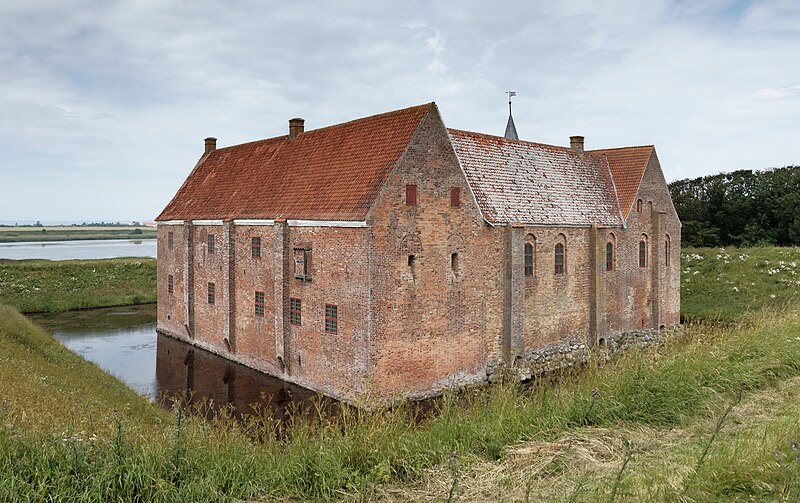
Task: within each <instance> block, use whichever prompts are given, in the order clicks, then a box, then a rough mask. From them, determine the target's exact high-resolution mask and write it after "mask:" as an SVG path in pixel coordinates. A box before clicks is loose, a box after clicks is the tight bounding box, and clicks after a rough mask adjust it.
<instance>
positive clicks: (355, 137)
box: [156, 103, 435, 221]
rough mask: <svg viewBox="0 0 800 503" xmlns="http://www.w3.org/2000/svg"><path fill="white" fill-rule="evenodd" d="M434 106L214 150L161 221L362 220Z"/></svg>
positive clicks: (175, 198) (200, 164) (179, 191)
mask: <svg viewBox="0 0 800 503" xmlns="http://www.w3.org/2000/svg"><path fill="white" fill-rule="evenodd" d="M434 107H435V104H433V103H428V104H425V105H420V106H416V107H411V108H406V109H403V110H396V111H394V112H388V113H384V114H380V115H375V116H372V117H367V118H364V119H358V120H354V121H351V122H346V123H343V124H338V125H335V126H329V127H325V128H321V129H315V130H311V131H307V132H304V133H301V134H300V135H298V136H297V137H296V138H295V139H294V140H289V138H288V135H287V136H280V137H277V138H270V139H267V140H260V141H255V142H251V143H244V144H242V145H236V146H232V147H226V148H220V149H217V150H214V151H212V152H211V153H210V154H209V155H208V156H207V157H205V158H203V159H201V160H200V162H199V163H198V165H197V166H196V167H195V169H194V170H193V171H192V173H191V174H190V175H189V177H188V178H187V179H186V181H185V182H184V183H183V186H181V188H180V189H179V190H178V193H177V194H175V197H173V199H172V201H170V203H169V204H168V205H167V207H166V208H164V211H162V212H161V215H159V216H158V218H157V219H156V220H159V221H164V220H199V219H223V220H227V219H234V218H259V219H274V218H280V217H283V218H292V219H309V220H363V219H364V218H365V217H366V215H367V212H368V211H369V208H370V207H371V205H372V203H373V201H374V200H375V198H376V197H377V195H378V193H379V191H380V189H381V187H382V186H383V184H384V182H385V180H386V178H387V177H388V176H389V173H391V171H392V169H393V168H394V166H395V164H396V162H397V160H398V159H399V158H400V156H401V155H402V153H403V151H404V150H405V148H406V146H407V145H408V143H409V141H410V140H411V136H412V135H413V134H414V131H416V129H417V126H418V125H419V124H420V122H421V121H422V119H423V117H424V116H425V114H427V113H428V112H429V111H431V110H432V109H434Z"/></svg>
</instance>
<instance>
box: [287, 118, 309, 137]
mask: <svg viewBox="0 0 800 503" xmlns="http://www.w3.org/2000/svg"><path fill="white" fill-rule="evenodd" d="M305 123H306V121H305V120H303V119H301V118H299V117H296V118H294V119H289V139H290V140H294V139H295V138H297V135H299V134H300V133H302V132H303V131H304V129H305V128H304V126H303V125H304V124H305Z"/></svg>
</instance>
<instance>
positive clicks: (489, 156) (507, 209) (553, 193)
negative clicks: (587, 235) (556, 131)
mask: <svg viewBox="0 0 800 503" xmlns="http://www.w3.org/2000/svg"><path fill="white" fill-rule="evenodd" d="M448 132H449V133H450V139H451V141H452V143H453V147H454V149H455V152H456V155H457V156H458V159H459V161H460V163H461V166H462V168H463V169H464V173H465V174H466V176H467V180H468V181H469V184H470V186H471V187H472V189H473V191H474V193H475V197H476V198H477V200H478V204H479V206H480V208H481V212H482V213H483V216H484V218H486V220H487V221H489V222H492V223H521V224H528V225H580V226H586V225H591V224H596V225H603V226H617V225H621V224H622V220H621V218H620V214H619V209H618V207H617V201H616V196H615V195H614V189H613V185H612V184H611V178H610V176H609V174H608V167H607V166H606V165H605V162H604V161H603V159H604V158H602V157H601V156H593V155H585V154H582V153H579V152H577V151H575V150H573V149H571V148H565V147H557V146H553V145H545V144H541V143H533V142H527V141H515V140H509V139H506V138H502V137H499V136H491V135H486V134H481V133H473V132H469V131H460V130H456V129H448ZM601 161H603V162H601Z"/></svg>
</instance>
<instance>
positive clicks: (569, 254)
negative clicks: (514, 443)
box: [157, 103, 681, 401]
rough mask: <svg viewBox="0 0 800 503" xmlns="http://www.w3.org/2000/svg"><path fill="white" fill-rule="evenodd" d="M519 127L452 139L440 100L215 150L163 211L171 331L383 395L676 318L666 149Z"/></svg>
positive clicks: (313, 380)
mask: <svg viewBox="0 0 800 503" xmlns="http://www.w3.org/2000/svg"><path fill="white" fill-rule="evenodd" d="M509 126H510V127H511V129H514V128H513V122H511V120H509ZM506 136H507V137H498V136H490V135H486V134H481V133H473V132H467V131H459V130H454V129H447V128H446V127H445V125H444V123H443V121H442V118H441V116H440V114H439V110H438V108H437V107H436V105H435V104H434V103H430V104H426V105H422V106H417V107H412V108H407V109H403V110H397V111H394V112H389V113H385V114H381V115H376V116H372V117H367V118H364V119H358V120H354V121H351V122H347V123H344V124H339V125H335V126H330V127H325V128H321V129H316V130H310V131H304V122H303V120H302V119H292V120H290V121H289V134H288V135H286V136H280V137H276V138H271V139H266V140H260V141H255V142H251V143H245V144H242V145H236V146H231V147H225V148H217V147H216V139H214V138H208V139H206V143H205V153H204V154H203V156H202V157H201V158H200V160H199V161H198V163H197V165H196V166H195V167H194V169H193V170H192V172H191V174H190V175H189V177H188V178H187V179H186V181H185V182H184V184H183V185H182V186H181V188H180V190H179V191H178V192H177V194H176V195H175V197H174V198H173V199H172V201H171V202H170V203H169V204H168V205H167V207H166V208H165V209H164V211H163V212H162V213H161V215H159V217H158V218H157V222H158V331H159V332H161V333H164V334H166V335H169V336H172V337H175V338H178V339H181V340H183V341H186V342H188V343H190V344H194V345H196V346H199V347H202V348H205V349H207V350H210V351H212V352H214V353H217V354H220V355H222V356H225V357H227V358H230V359H232V360H235V361H238V362H241V363H243V364H245V365H248V366H250V367H253V368H255V369H258V370H261V371H264V372H266V373H268V374H272V375H274V376H277V377H280V378H282V379H284V380H286V381H290V382H294V383H297V384H300V385H302V386H305V387H307V388H311V389H314V390H318V391H320V392H322V393H324V394H326V395H329V396H333V397H336V398H340V399H344V400H347V401H358V400H361V399H367V400H371V401H375V400H377V401H382V400H388V399H394V398H401V397H423V396H429V395H433V394H436V393H438V392H440V391H441V390H442V389H445V388H448V387H454V386H460V385H463V384H467V383H471V382H478V381H484V380H486V379H487V378H490V377H491V375H492V374H493V373H494V372H496V370H497V369H498V368H500V367H501V366H504V365H505V366H518V367H522V366H525V365H527V364H529V363H530V362H532V361H533V360H534V359H538V358H539V357H540V356H541V355H542V354H546V353H547V351H549V350H551V349H553V348H555V349H558V348H559V347H565V346H567V347H569V345H570V344H573V343H579V345H581V347H587V348H588V347H592V346H595V345H599V346H604V345H606V344H610V341H613V340H615V338H619V337H620V335H621V334H626V333H654V332H657V331H658V330H660V329H663V328H665V327H670V326H674V325H677V324H679V312H680V260H679V251H680V226H681V224H680V222H679V220H678V216H677V214H676V212H675V208H674V207H673V205H672V201H671V199H670V195H669V191H668V190H667V185H666V182H665V179H664V175H663V173H662V171H661V167H660V165H659V161H658V157H657V156H656V152H655V149H654V148H653V147H652V146H644V147H628V148H618V149H608V150H584V148H583V138H582V137H578V136H575V137H572V138H571V146H570V147H559V146H552V145H544V144H540V143H532V142H528V141H520V140H517V139H515V138H516V131H515V130H513V131H512V134H508V133H507V135H506ZM571 347H577V346H571ZM543 352H544V353H543Z"/></svg>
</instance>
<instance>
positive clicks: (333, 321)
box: [325, 304, 339, 334]
mask: <svg viewBox="0 0 800 503" xmlns="http://www.w3.org/2000/svg"><path fill="white" fill-rule="evenodd" d="M337 311H338V308H337V306H336V304H325V333H327V334H335V333H336V332H337V331H338V329H339V326H338V325H339V318H338V313H337Z"/></svg>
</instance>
